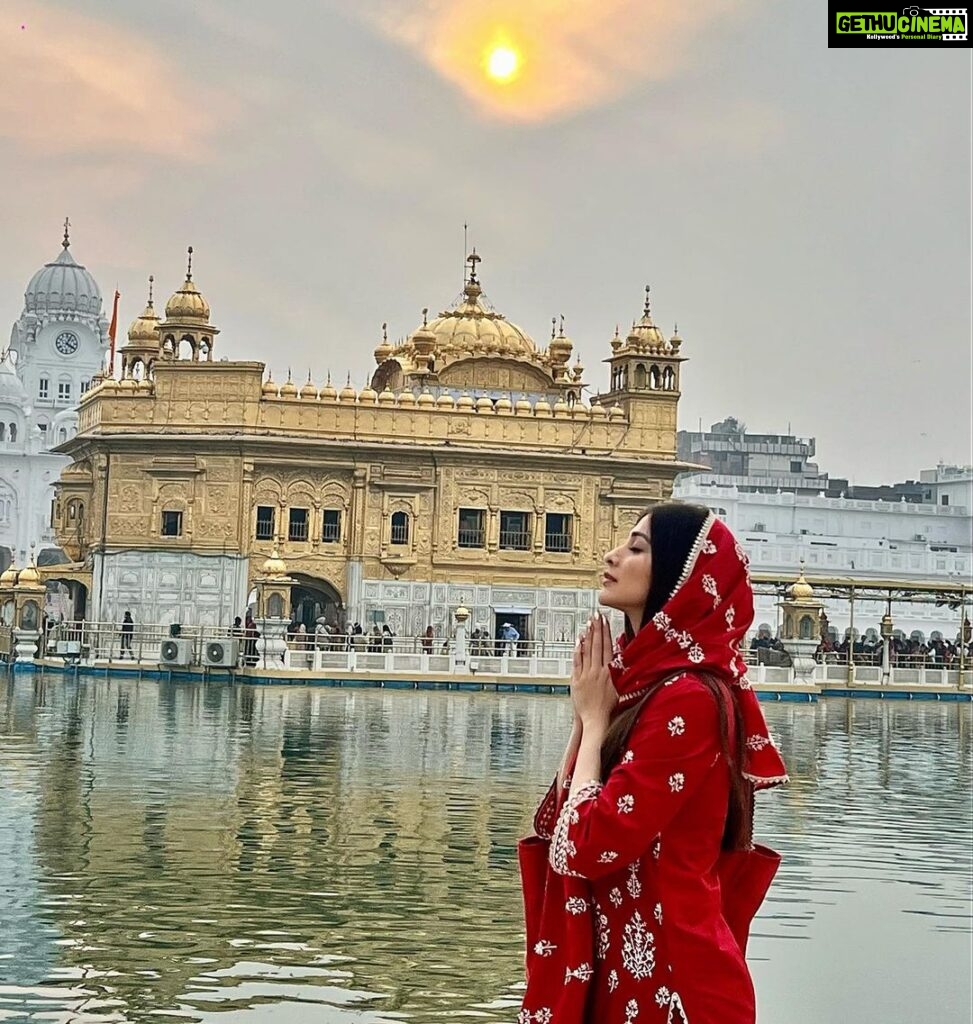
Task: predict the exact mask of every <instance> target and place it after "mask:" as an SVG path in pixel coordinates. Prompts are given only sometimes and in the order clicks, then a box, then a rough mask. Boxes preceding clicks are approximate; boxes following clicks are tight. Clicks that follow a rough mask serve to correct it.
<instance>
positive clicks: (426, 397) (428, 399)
mask: <svg viewBox="0 0 973 1024" xmlns="http://www.w3.org/2000/svg"><path fill="white" fill-rule="evenodd" d="M435 404H436V399H435V398H433V397H432V395H431V394H430V393H429V391H428V390H425V391H423V392H422V394H421V395H420V396H419V398H418V401H417V402H416V405H420V406H422V408H424V409H428V408H429V407H430V406H431V405H435Z"/></svg>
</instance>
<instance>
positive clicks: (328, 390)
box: [318, 373, 338, 402]
mask: <svg viewBox="0 0 973 1024" xmlns="http://www.w3.org/2000/svg"><path fill="white" fill-rule="evenodd" d="M337 397H338V392H337V391H336V390H335V387H334V385H333V384H332V383H331V374H330V373H329V374H328V379H327V381H326V382H325V385H324V387H323V388H321V393H320V395H318V398H321V399H323V400H324V401H326V402H333V401H335V399H336V398H337Z"/></svg>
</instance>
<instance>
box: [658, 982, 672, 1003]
mask: <svg viewBox="0 0 973 1024" xmlns="http://www.w3.org/2000/svg"><path fill="white" fill-rule="evenodd" d="M670 998H671V994H670V992H669V989H667V988H666V987H665V985H663V986H661V988H659V989H658V990H657V991H656V993H655V1005H656V1006H668V1005H669V999H670Z"/></svg>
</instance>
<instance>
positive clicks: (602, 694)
mask: <svg viewBox="0 0 973 1024" xmlns="http://www.w3.org/2000/svg"><path fill="white" fill-rule="evenodd" d="M611 660H612V635H611V629H610V628H609V625H608V620H607V619H606V618H605V617H604V616H603V615H596V616H595V617H594V618H593V619H591V620H590V621H589V623H588V628H587V630H586V631H585V632H584V633H583V634H582V635H581V638H580V639H579V640H578V645H577V647H575V649H574V665H573V670H572V672H571V700H572V702H573V703H574V711H575V714H576V715H577V716H578V718H579V719H580V720H581V724H582V727H584V728H588V727H591V726H596V727H602V728H604V727H606V726H607V725H608V721H609V719H610V718H611V714H612V711H614V709H615V705H616V704H617V703H618V694H617V692H616V691H615V686H614V684H613V683H612V680H611V675H610V674H609V672H608V666H609V665H610V664H611Z"/></svg>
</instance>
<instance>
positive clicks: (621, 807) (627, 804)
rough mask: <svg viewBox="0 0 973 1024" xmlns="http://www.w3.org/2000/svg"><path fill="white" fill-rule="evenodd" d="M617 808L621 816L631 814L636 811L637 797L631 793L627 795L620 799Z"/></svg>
mask: <svg viewBox="0 0 973 1024" xmlns="http://www.w3.org/2000/svg"><path fill="white" fill-rule="evenodd" d="M617 806H618V813H619V814H631V813H632V811H633V810H634V809H635V797H634V796H632V794H631V793H626V794H625V795H624V796H620V797H619V798H618V804H617Z"/></svg>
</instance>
